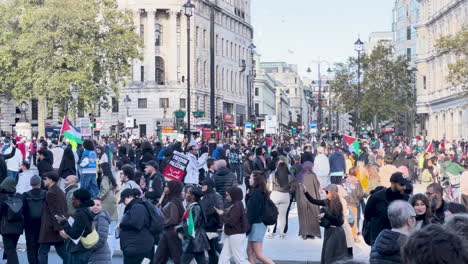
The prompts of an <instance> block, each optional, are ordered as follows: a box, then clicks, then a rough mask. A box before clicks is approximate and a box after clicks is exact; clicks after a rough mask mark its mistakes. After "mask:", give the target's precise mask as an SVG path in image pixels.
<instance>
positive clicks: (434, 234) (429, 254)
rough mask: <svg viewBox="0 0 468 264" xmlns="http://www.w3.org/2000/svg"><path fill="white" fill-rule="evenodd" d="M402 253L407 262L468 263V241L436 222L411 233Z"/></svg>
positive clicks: (413, 263) (403, 260) (407, 263)
mask: <svg viewBox="0 0 468 264" xmlns="http://www.w3.org/2000/svg"><path fill="white" fill-rule="evenodd" d="M401 254H402V263H405V264H428V263H468V245H467V241H466V240H464V239H462V238H461V237H460V236H458V235H456V234H455V233H452V232H450V231H448V230H445V229H444V227H443V226H441V225H436V224H430V225H428V226H426V227H424V228H423V229H421V230H418V231H416V232H414V233H413V234H411V235H410V236H409V238H408V240H407V241H406V243H405V244H404V246H403V247H402V251H401Z"/></svg>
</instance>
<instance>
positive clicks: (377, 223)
mask: <svg viewBox="0 0 468 264" xmlns="http://www.w3.org/2000/svg"><path fill="white" fill-rule="evenodd" d="M390 183H391V186H390V188H386V189H383V190H380V191H378V192H376V193H374V194H373V195H371V196H370V198H369V200H368V201H367V204H366V208H365V209H364V221H367V222H368V223H369V226H368V227H369V230H368V234H369V237H368V238H367V239H366V237H364V239H365V240H366V243H368V244H369V245H373V244H374V242H375V240H376V239H377V236H378V235H379V234H380V232H381V231H382V230H384V229H390V228H391V225H390V221H389V219H388V215H387V209H388V205H389V204H391V203H392V202H393V201H396V200H405V201H407V200H408V199H409V197H408V195H407V194H405V186H406V184H407V183H408V181H407V180H406V179H405V178H404V177H403V174H402V173H401V172H396V173H393V174H392V176H391V177H390ZM363 232H364V230H363Z"/></svg>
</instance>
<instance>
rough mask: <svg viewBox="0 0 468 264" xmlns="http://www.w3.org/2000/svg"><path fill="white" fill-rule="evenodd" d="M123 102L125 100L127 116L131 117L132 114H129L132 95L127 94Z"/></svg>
mask: <svg viewBox="0 0 468 264" xmlns="http://www.w3.org/2000/svg"><path fill="white" fill-rule="evenodd" d="M123 102H124V105H125V108H126V109H127V117H129V116H130V114H129V110H130V103H131V102H132V99H130V97H129V96H128V94H127V96H125V99H124V100H123Z"/></svg>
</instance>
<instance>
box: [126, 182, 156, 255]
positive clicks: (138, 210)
mask: <svg viewBox="0 0 468 264" xmlns="http://www.w3.org/2000/svg"><path fill="white" fill-rule="evenodd" d="M140 195H141V192H140V191H139V190H138V189H125V190H123V191H122V193H121V194H120V202H119V203H123V204H125V211H124V216H123V218H122V221H121V222H120V224H119V229H120V248H121V249H122V253H123V258H124V260H123V263H124V264H140V263H141V262H142V261H143V259H144V258H148V257H150V256H151V255H152V253H151V251H152V250H154V238H153V235H152V234H151V233H150V231H149V230H148V228H149V225H150V221H151V218H150V216H149V214H148V211H147V210H146V208H145V206H144V205H143V204H142V202H141V199H140V198H138V197H139V196H140Z"/></svg>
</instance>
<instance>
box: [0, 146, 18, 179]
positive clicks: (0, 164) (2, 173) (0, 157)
mask: <svg viewBox="0 0 468 264" xmlns="http://www.w3.org/2000/svg"><path fill="white" fill-rule="evenodd" d="M15 153H16V148H13V149H12V150H11V152H10V153H9V154H0V183H2V182H3V180H4V179H5V178H6V177H7V171H8V168H7V165H6V162H5V160H7V159H10V158H12V157H14V156H15Z"/></svg>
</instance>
